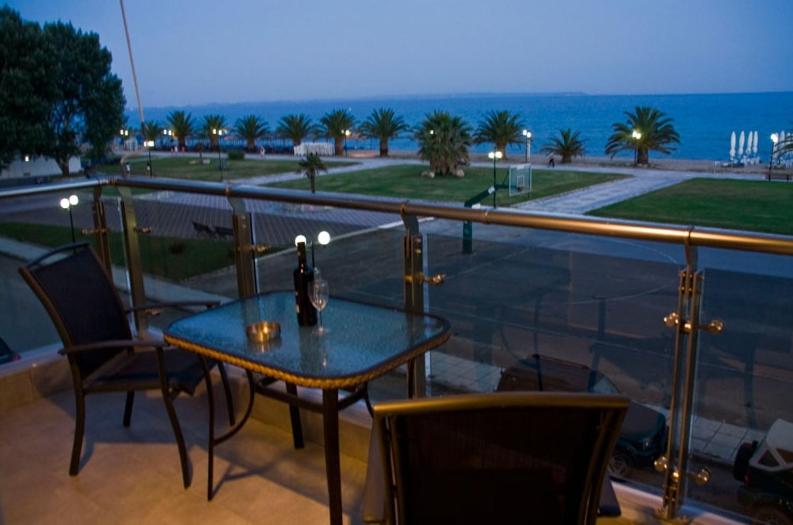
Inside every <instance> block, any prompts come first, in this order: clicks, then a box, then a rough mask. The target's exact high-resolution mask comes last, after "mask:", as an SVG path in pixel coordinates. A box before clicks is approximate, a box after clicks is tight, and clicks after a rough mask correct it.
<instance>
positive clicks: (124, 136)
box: [118, 128, 129, 149]
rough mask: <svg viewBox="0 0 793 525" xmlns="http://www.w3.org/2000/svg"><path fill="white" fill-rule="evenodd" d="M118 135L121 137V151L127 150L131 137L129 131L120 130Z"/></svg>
mask: <svg viewBox="0 0 793 525" xmlns="http://www.w3.org/2000/svg"><path fill="white" fill-rule="evenodd" d="M118 135H119V136H120V137H121V149H126V142H127V137H129V130H128V129H124V128H121V129H120V130H118Z"/></svg>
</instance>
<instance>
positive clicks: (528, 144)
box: [523, 129, 531, 164]
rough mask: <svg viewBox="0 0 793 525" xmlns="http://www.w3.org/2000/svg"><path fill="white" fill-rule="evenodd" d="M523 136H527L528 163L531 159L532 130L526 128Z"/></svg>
mask: <svg viewBox="0 0 793 525" xmlns="http://www.w3.org/2000/svg"><path fill="white" fill-rule="evenodd" d="M523 136H524V137H526V164H528V163H529V160H531V131H529V130H527V129H524V130H523Z"/></svg>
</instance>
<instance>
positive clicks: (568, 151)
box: [542, 128, 586, 164]
mask: <svg viewBox="0 0 793 525" xmlns="http://www.w3.org/2000/svg"><path fill="white" fill-rule="evenodd" d="M542 151H543V152H545V153H550V154H551V155H559V156H560V157H562V164H569V163H570V162H571V161H572V160H573V157H581V156H583V155H584V152H585V151H586V148H585V147H584V141H583V140H582V139H581V132H579V131H573V130H572V129H571V128H567V129H560V130H559V136H558V137H551V139H550V142H549V143H548V144H546V145H545V146H544V147H543V148H542Z"/></svg>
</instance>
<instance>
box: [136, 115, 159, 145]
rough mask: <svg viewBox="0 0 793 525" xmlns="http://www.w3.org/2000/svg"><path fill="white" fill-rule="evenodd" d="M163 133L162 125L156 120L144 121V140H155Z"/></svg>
mask: <svg viewBox="0 0 793 525" xmlns="http://www.w3.org/2000/svg"><path fill="white" fill-rule="evenodd" d="M161 133H162V126H160V123H159V122H157V121H156V120H150V121H149V122H144V123H143V127H142V129H141V135H143V140H151V141H155V140H157V139H158V138H160V134H161Z"/></svg>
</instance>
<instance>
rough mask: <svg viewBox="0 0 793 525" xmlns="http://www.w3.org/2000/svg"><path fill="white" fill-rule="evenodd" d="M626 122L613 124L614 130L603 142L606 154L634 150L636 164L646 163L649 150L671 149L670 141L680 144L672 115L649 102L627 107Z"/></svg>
mask: <svg viewBox="0 0 793 525" xmlns="http://www.w3.org/2000/svg"><path fill="white" fill-rule="evenodd" d="M625 116H626V117H627V121H626V122H625V123H622V122H615V123H614V124H612V128H613V129H614V133H612V134H611V136H610V137H609V140H608V142H607V143H606V154H607V155H610V156H611V157H614V155H616V154H617V153H619V152H620V151H624V150H632V151H635V152H636V164H649V162H650V151H659V152H661V153H671V152H672V151H674V148H673V147H672V146H671V145H672V144H680V135H679V134H678V133H677V131H675V127H674V126H673V125H672V119H671V118H669V117H667V116H666V115H665V114H664V113H663V112H661V111H659V110H657V109H655V108H651V107H649V106H636V108H635V109H634V110H633V113H631V112H628V111H626V112H625Z"/></svg>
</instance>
